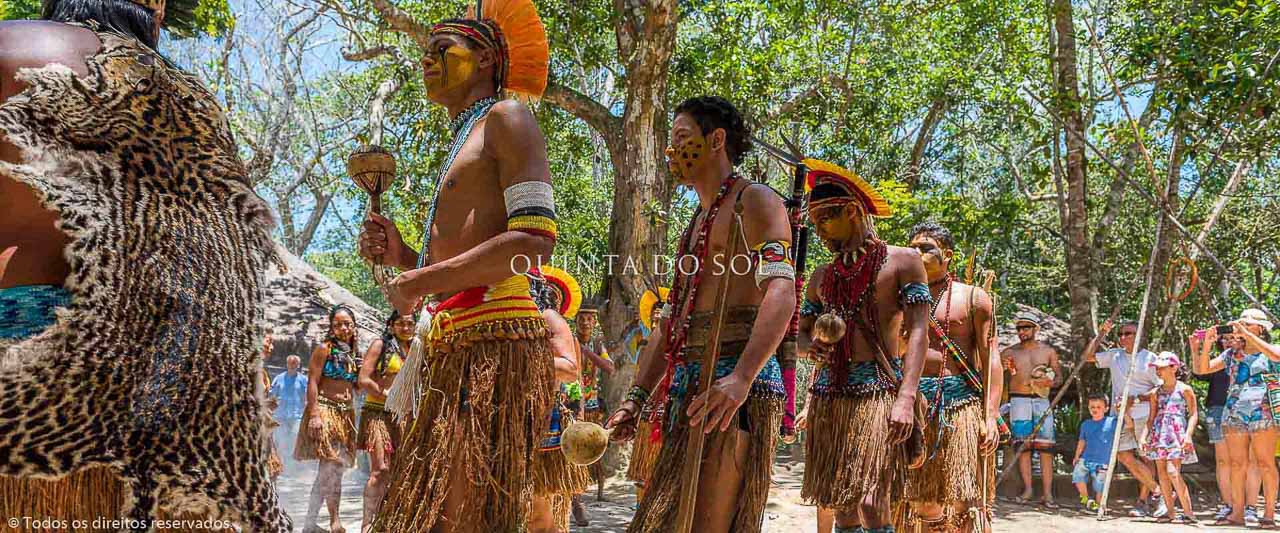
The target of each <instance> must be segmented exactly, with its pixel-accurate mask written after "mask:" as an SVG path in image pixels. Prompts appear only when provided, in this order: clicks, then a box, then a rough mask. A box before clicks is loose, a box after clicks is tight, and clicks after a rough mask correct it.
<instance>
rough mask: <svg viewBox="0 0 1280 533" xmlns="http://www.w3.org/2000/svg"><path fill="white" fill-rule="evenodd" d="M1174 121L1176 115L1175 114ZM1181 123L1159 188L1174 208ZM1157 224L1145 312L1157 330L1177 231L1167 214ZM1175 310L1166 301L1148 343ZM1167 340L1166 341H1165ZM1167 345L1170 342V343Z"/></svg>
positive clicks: (1179, 172)
mask: <svg viewBox="0 0 1280 533" xmlns="http://www.w3.org/2000/svg"><path fill="white" fill-rule="evenodd" d="M1174 120H1175V121H1176V120H1177V118H1174ZM1182 135H1183V132H1182V125H1181V124H1180V123H1178V124H1175V125H1174V127H1173V145H1172V146H1170V147H1169V166H1168V168H1167V169H1165V174H1166V177H1165V185H1164V187H1163V188H1162V189H1161V190H1160V198H1161V199H1162V200H1164V201H1165V203H1167V204H1169V207H1170V209H1172V210H1173V211H1174V212H1177V210H1178V204H1179V197H1178V183H1179V182H1181V181H1182V159H1183V158H1184V157H1185V156H1186V150H1183V139H1182ZM1157 220H1158V221H1159V222H1158V223H1159V224H1160V231H1158V232H1156V235H1157V236H1158V237H1159V239H1158V242H1157V243H1156V255H1155V262H1154V264H1152V265H1151V268H1152V269H1153V270H1155V273H1156V275H1155V280H1156V284H1157V285H1158V286H1159V287H1158V288H1154V287H1153V288H1152V291H1151V294H1150V295H1148V296H1147V309H1150V310H1151V311H1150V312H1149V313H1147V324H1146V328H1145V329H1146V331H1152V332H1156V331H1157V330H1155V329H1153V326H1155V325H1156V324H1155V320H1154V319H1155V317H1156V316H1157V311H1158V310H1159V309H1160V301H1161V300H1163V299H1165V292H1166V287H1165V284H1164V279H1163V278H1164V276H1163V275H1162V274H1163V273H1164V272H1165V271H1166V269H1167V268H1168V265H1169V259H1170V258H1172V256H1173V242H1174V240H1175V239H1174V232H1175V231H1177V230H1176V229H1175V228H1174V227H1173V223H1172V222H1170V221H1169V217H1164V216H1161V217H1157ZM1175 310H1176V305H1174V304H1173V303H1170V304H1169V309H1168V314H1166V315H1165V316H1164V320H1163V321H1162V323H1161V324H1160V329H1159V330H1158V333H1157V334H1156V335H1153V336H1151V342H1150V343H1148V345H1149V346H1157V345H1158V344H1157V343H1159V342H1160V340H1161V338H1162V337H1163V336H1164V334H1165V329H1166V328H1168V327H1169V323H1170V320H1171V319H1172V317H1173V314H1174V312H1175ZM1166 344H1168V343H1166ZM1170 346H1173V345H1172V344H1170Z"/></svg>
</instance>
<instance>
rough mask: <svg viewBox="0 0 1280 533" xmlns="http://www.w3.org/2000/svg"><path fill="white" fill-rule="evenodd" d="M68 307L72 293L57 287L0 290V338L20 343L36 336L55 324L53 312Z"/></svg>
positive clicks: (24, 287) (44, 286)
mask: <svg viewBox="0 0 1280 533" xmlns="http://www.w3.org/2000/svg"><path fill="white" fill-rule="evenodd" d="M69 305H71V293H70V292H67V290H66V289H64V288H62V287H60V286H57V285H24V286H21V287H10V288H8V289H0V339H4V340H23V339H27V338H30V337H34V336H36V335H39V334H40V333H41V332H43V331H44V330H46V329H48V328H49V326H52V325H53V323H54V322H56V321H57V319H58V317H57V315H56V314H55V313H54V309H55V308H58V307H66V306H69Z"/></svg>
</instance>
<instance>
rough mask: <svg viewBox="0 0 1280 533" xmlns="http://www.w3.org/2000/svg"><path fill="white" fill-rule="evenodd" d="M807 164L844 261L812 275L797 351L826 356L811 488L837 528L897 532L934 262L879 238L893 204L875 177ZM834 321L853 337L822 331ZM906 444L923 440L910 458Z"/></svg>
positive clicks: (814, 199) (816, 401) (813, 199)
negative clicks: (880, 222)
mask: <svg viewBox="0 0 1280 533" xmlns="http://www.w3.org/2000/svg"><path fill="white" fill-rule="evenodd" d="M805 166H807V167H808V168H809V169H810V170H809V175H808V177H807V179H806V186H805V190H806V193H807V198H806V200H807V211H808V217H809V220H810V221H811V222H812V223H813V226H814V228H815V229H816V230H817V234H818V237H819V238H821V239H822V242H823V244H824V245H825V246H826V247H827V248H828V249H830V250H831V251H832V252H833V253H834V254H835V256H836V257H835V259H834V260H833V261H831V262H830V263H828V264H825V265H821V266H819V267H818V268H817V269H816V270H814V272H813V277H812V278H810V281H809V286H808V287H807V288H806V290H805V296H804V303H803V305H802V306H801V308H800V338H799V347H798V349H799V351H800V352H807V353H808V354H809V357H810V358H812V359H814V360H816V361H818V362H819V363H821V366H820V367H819V368H818V370H817V372H816V373H815V376H814V380H813V385H812V386H811V387H810V389H809V401H808V402H807V405H806V410H807V411H808V417H807V418H808V431H809V437H808V438H807V439H806V440H805V461H806V467H805V474H804V486H803V489H802V491H801V495H802V497H803V498H804V499H806V500H808V501H809V502H812V503H814V504H817V505H818V506H819V507H823V508H827V509H833V510H834V511H835V531H836V533H842V532H845V533H852V532H855V531H857V532H859V533H861V532H864V531H865V532H867V533H886V532H891V531H893V526H892V524H891V523H890V520H889V496H890V489H891V488H894V487H895V485H896V484H898V483H900V481H901V479H902V475H903V473H904V470H905V469H906V468H905V467H906V466H907V464H909V462H910V461H911V460H914V459H916V458H917V457H918V456H919V454H918V452H919V451H920V449H921V448H922V445H920V443H919V440H918V439H916V438H913V437H918V436H919V434H918V433H915V434H914V435H913V431H912V430H913V428H916V425H917V423H918V422H917V421H916V418H917V416H918V415H917V413H916V410H917V405H916V394H917V389H918V387H919V382H920V372H921V370H922V368H923V364H924V353H925V348H926V347H927V345H928V330H927V329H926V328H927V327H928V324H929V322H928V321H929V315H928V311H929V303H930V301H931V296H930V293H929V287H928V285H926V280H927V277H926V275H925V269H924V263H923V262H921V259H920V254H919V253H918V252H917V251H915V250H913V249H910V248H902V247H898V246H889V245H888V244H886V243H885V242H884V241H882V240H880V239H879V238H877V237H876V233H875V227H874V226H873V225H872V217H887V216H889V215H890V214H891V213H892V211H891V209H890V207H889V204H888V202H886V201H885V199H884V197H883V196H881V195H880V193H879V192H877V191H876V190H875V189H874V188H872V187H871V185H870V184H869V183H867V182H866V181H864V180H863V179H862V178H860V177H858V176H857V175H856V174H854V173H852V172H849V171H848V170H845V169H843V168H840V167H839V166H836V165H833V164H830V163H827V162H824V161H817V160H812V159H810V160H806V161H805ZM904 320H905V323H904ZM834 322H843V323H844V325H845V327H844V328H843V329H844V331H843V333H838V334H837V333H833V332H831V331H830V328H826V327H819V325H820V324H823V323H826V324H830V323H834ZM836 329H839V328H836ZM902 329H906V330H907V333H908V334H907V349H906V350H905V353H906V355H905V356H904V357H902V358H901V359H898V358H897V355H898V354H899V353H900V352H899V348H898V343H899V337H898V333H899V331H900V330H902ZM904 442H907V443H915V444H916V445H917V446H916V447H914V448H910V449H909V453H904V452H905V451H908V447H907V446H903V445H902V443H904ZM910 452H914V453H910ZM904 456H906V457H904ZM907 457H910V458H911V460H908V459H907Z"/></svg>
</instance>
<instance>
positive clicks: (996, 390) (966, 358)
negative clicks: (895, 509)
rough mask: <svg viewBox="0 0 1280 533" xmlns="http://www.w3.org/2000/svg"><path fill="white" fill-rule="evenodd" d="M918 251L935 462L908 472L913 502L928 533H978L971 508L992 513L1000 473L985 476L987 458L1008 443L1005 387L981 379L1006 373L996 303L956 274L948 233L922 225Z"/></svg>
mask: <svg viewBox="0 0 1280 533" xmlns="http://www.w3.org/2000/svg"><path fill="white" fill-rule="evenodd" d="M911 247H912V248H915V249H916V250H917V251H919V252H920V257H921V258H923V259H924V270H925V274H926V276H928V279H929V292H930V294H931V295H932V297H933V301H934V305H933V316H932V318H931V320H930V321H929V325H930V327H929V349H928V351H927V352H926V353H925V361H924V371H923V372H922V375H923V376H925V377H922V378H920V394H921V395H923V396H924V397H925V399H926V400H928V402H929V418H928V420H929V423H928V425H927V429H926V431H925V433H924V443H925V449H926V450H928V451H929V453H930V455H931V458H930V459H929V461H927V462H925V464H924V466H923V467H922V468H919V469H915V470H910V471H908V475H907V482H906V491H905V492H906V500H907V502H909V503H910V504H911V508H912V513H911V514H912V516H913V517H915V518H916V519H918V520H919V521H920V522H921V523H922V524H923V525H924V526H925V531H937V532H942V531H972V530H973V519H974V517H973V516H971V515H970V509H974V508H985V505H982V504H983V503H984V502H985V501H986V499H987V498H989V497H990V496H991V494H983V493H982V489H981V487H983V486H984V485H983V484H982V483H981V481H980V477H981V476H988V481H987V483H986V485H985V486H986V487H988V489H989V490H991V489H994V487H995V479H994V472H995V471H994V469H986V470H983V469H981V467H982V465H984V464H986V463H983V462H982V461H981V459H982V458H983V457H990V456H991V455H992V454H993V453H994V452H995V449H996V445H997V444H999V442H1000V432H999V424H998V422H997V418H998V416H999V411H1000V392H1001V385H1002V383H1001V380H999V379H994V380H989V382H990V384H991V386H990V387H986V388H985V390H984V387H983V380H982V378H981V376H983V375H986V373H987V372H989V371H990V369H1001V368H1002V367H1001V364H1000V356H999V352H996V351H995V350H992V349H991V333H992V331H991V314H992V307H991V306H992V304H991V297H990V296H988V295H987V292H986V291H984V290H982V289H981V288H979V287H974V286H972V285H968V284H965V283H960V282H959V281H956V280H955V278H954V277H953V276H952V275H951V272H950V267H951V260H952V258H953V257H954V256H955V252H954V251H953V250H954V249H955V239H954V238H953V237H952V236H951V232H950V231H947V229H946V228H944V227H942V226H940V225H938V224H937V223H934V222H924V223H921V224H918V225H916V227H914V228H912V229H911ZM993 357H994V359H993ZM988 460H990V459H988ZM978 512H983V511H981V510H978ZM985 520H987V521H989V520H990V517H989V516H988V517H985ZM988 523H989V522H988Z"/></svg>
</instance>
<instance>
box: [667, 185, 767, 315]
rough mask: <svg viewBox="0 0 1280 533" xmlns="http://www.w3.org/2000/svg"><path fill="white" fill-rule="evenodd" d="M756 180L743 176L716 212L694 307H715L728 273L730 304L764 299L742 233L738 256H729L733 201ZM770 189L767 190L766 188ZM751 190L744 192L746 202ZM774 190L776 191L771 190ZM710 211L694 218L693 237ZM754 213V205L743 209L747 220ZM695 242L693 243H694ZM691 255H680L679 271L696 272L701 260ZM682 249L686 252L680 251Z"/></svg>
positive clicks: (736, 254)
mask: <svg viewBox="0 0 1280 533" xmlns="http://www.w3.org/2000/svg"><path fill="white" fill-rule="evenodd" d="M752 183H753V182H750V181H748V180H745V179H742V180H739V181H738V183H737V184H736V185H735V186H734V188H733V190H731V191H729V192H728V195H727V198H725V199H724V202H723V203H722V204H721V207H720V212H719V214H718V215H717V216H716V219H715V222H714V223H713V224H712V226H711V235H710V236H709V237H708V250H707V259H706V261H705V263H706V264H705V265H703V266H704V270H705V273H704V274H703V275H702V281H701V282H700V285H699V286H698V293H697V300H696V301H695V302H694V311H695V312H697V311H711V310H713V309H714V307H715V302H716V292H717V287H719V286H720V283H721V280H722V279H724V278H725V276H728V277H729V289H728V291H729V292H728V294H727V295H726V297H725V306H726V308H731V307H735V306H744V305H756V306H758V305H760V302H761V301H762V300H763V299H764V291H763V290H762V289H760V288H759V287H757V286H756V281H755V271H756V270H755V264H754V263H752V262H751V261H750V255H749V253H750V251H751V250H750V248H749V247H748V246H747V243H745V242H741V239H742V237H741V235H739V237H738V239H739V242H738V247H737V251H736V252H735V256H736V257H737V259H736V260H735V259H731V258H730V257H729V252H730V250H729V246H730V241H729V230H730V229H731V228H732V225H733V213H734V211H733V205H734V201H735V200H736V199H737V198H738V193H739V191H742V190H743V189H745V188H746V187H748V186H750V185H751V184H752ZM765 192H767V191H765ZM746 194H747V193H744V194H743V200H742V201H743V202H744V203H745V202H746V201H747V199H746V198H745V196H746ZM769 194H773V193H769ZM706 216H707V212H706V211H705V210H704V211H703V212H702V213H701V214H699V215H698V217H697V218H696V219H695V220H694V221H693V231H694V232H695V233H694V236H693V238H692V239H691V241H694V240H696V239H697V234H696V232H697V229H698V228H699V227H701V225H702V224H703V221H704V220H705V219H706ZM751 216H753V213H752V212H751V210H750V209H744V210H743V213H742V219H743V224H747V223H749V222H748V217H751ZM690 246H691V247H692V246H693V243H692V242H691V243H690ZM690 252H691V253H689V254H688V255H681V256H679V259H680V263H679V264H678V265H676V266H673V267H672V268H673V269H675V271H676V273H677V274H680V273H688V272H693V271H694V270H695V268H696V265H697V260H696V259H695V258H694V257H693V254H692V251H690ZM677 253H682V252H677Z"/></svg>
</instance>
